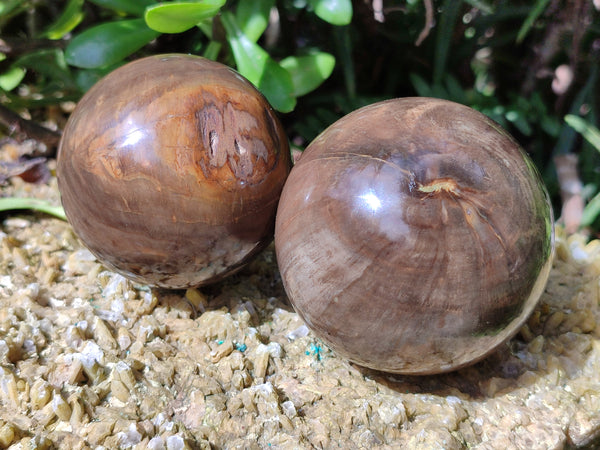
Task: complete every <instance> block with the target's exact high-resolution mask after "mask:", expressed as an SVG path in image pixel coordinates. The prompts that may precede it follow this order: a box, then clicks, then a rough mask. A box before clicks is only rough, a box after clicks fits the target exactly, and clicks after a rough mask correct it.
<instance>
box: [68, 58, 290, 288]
mask: <svg viewBox="0 0 600 450" xmlns="http://www.w3.org/2000/svg"><path fill="white" fill-rule="evenodd" d="M289 169H290V155H289V148H288V142H287V138H286V136H285V134H284V132H283V129H282V127H281V125H280V123H279V121H278V119H277V117H276V116H275V114H274V112H273V111H272V109H271V107H270V106H269V104H268V103H267V101H266V100H265V98H264V97H263V96H262V95H261V94H260V93H259V92H258V91H257V90H256V89H255V88H254V87H253V86H252V85H251V84H250V83H249V82H248V81H247V80H246V79H244V78H243V77H242V76H240V75H239V74H238V73H237V72H235V71H233V70H232V69H230V68H229V67H227V66H224V65H222V64H219V63H216V62H213V61H210V60H207V59H204V58H200V57H195V56H186V55H158V56H152V57H148V58H144V59H140V60H137V61H134V62H132V63H129V64H127V65H125V66H123V67H121V68H119V69H117V70H115V71H114V72H112V73H110V74H109V75H107V76H106V77H104V78H103V79H102V80H100V81H99V82H98V83H97V84H96V85H95V86H94V87H93V88H92V89H91V90H90V91H89V92H88V93H87V94H86V95H85V96H84V97H83V98H82V99H81V101H80V102H79V104H78V105H77V108H76V109H75V111H74V112H73V114H72V115H71V117H70V118H69V121H68V123H67V126H66V127H65V130H64V134H63V137H62V140H61V143H60V147H59V150H58V170H57V171H58V183H59V188H60V191H61V195H62V202H63V206H64V209H65V212H66V214H67V217H68V219H69V222H70V223H71V225H72V226H73V229H74V230H75V232H76V234H77V235H78V236H79V237H80V238H81V240H82V241H83V243H84V244H85V245H86V246H87V247H88V248H89V249H90V250H91V251H92V252H93V253H94V254H95V255H96V256H97V257H98V259H99V260H100V261H102V262H103V263H104V264H105V265H106V266H108V267H110V268H112V269H113V270H116V271H118V272H121V273H123V274H124V275H126V276H128V277H130V278H132V279H134V280H137V281H140V282H143V283H149V284H152V285H157V286H163V287H169V288H183V287H188V286H195V285H200V284H206V283H209V282H213V281H216V280H218V279H220V278H222V277H224V276H226V275H228V274H229V273H231V272H233V271H235V270H237V269H238V268H240V267H241V266H242V265H243V264H244V263H245V262H247V261H248V259H249V258H250V257H251V256H253V255H254V254H255V253H257V252H258V251H259V250H260V249H261V248H263V247H264V246H265V245H266V244H268V242H270V240H271V239H272V233H273V227H274V221H275V211H276V207H277V201H278V199H279V195H280V193H281V189H282V188H283V184H284V182H285V179H286V177H287V175H288V173H289Z"/></svg>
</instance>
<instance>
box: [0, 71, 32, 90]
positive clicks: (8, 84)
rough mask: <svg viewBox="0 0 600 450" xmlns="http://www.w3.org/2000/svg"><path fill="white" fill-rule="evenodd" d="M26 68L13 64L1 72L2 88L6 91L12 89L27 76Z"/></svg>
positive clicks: (0, 83) (0, 81)
mask: <svg viewBox="0 0 600 450" xmlns="http://www.w3.org/2000/svg"><path fill="white" fill-rule="evenodd" d="M25 73H26V72H25V69H23V68H22V67H16V66H13V67H11V68H10V69H8V70H7V71H6V72H4V73H1V74H0V89H2V90H4V91H7V92H8V91H12V90H13V89H14V88H16V87H17V86H18V85H19V84H21V80H23V78H25Z"/></svg>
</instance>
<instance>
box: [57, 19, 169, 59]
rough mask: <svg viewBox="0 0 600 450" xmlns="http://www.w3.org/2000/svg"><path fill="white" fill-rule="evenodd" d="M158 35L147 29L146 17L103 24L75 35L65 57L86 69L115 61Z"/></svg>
mask: <svg viewBox="0 0 600 450" xmlns="http://www.w3.org/2000/svg"><path fill="white" fill-rule="evenodd" d="M159 34H160V33H158V32H156V31H154V30H151V29H150V28H148V26H147V25H146V23H145V22H144V19H132V20H121V21H118V22H107V23H103V24H101V25H98V26H95V27H92V28H89V29H87V30H85V31H84V32H83V33H81V34H79V35H77V36H76V37H74V38H73V40H72V41H71V42H70V43H69V45H68V46H67V48H66V50H65V56H66V60H67V62H68V63H69V64H71V65H72V66H76V67H82V68H85V69H93V68H96V67H102V66H106V65H108V64H114V63H116V62H118V61H120V60H122V59H123V58H125V57H126V56H129V55H130V54H132V53H133V52H135V51H137V50H139V49H140V48H142V47H143V46H144V45H146V44H147V43H148V42H150V41H151V40H152V39H155V38H156V37H157V36H158V35H159Z"/></svg>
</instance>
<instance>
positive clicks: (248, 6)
mask: <svg viewBox="0 0 600 450" xmlns="http://www.w3.org/2000/svg"><path fill="white" fill-rule="evenodd" d="M274 5H275V0H254V1H250V0H246V1H241V2H240V3H239V4H238V6H237V10H236V12H235V18H236V21H237V23H238V25H239V27H240V29H241V30H242V33H244V34H245V35H246V37H247V38H248V39H250V40H251V41H252V42H256V41H258V38H259V37H260V36H261V35H262V34H263V33H264V31H265V30H266V29H267V25H268V24H269V13H270V12H271V8H273V6H274Z"/></svg>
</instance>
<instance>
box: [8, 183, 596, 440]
mask: <svg viewBox="0 0 600 450" xmlns="http://www.w3.org/2000/svg"><path fill="white" fill-rule="evenodd" d="M14 193H17V194H18V195H28V196H37V197H43V198H49V199H51V200H52V201H54V202H57V201H58V194H57V192H56V187H55V180H52V182H51V183H50V185H49V186H33V185H26V184H24V183H22V182H20V181H18V180H14V182H13V184H12V185H11V186H7V187H5V188H4V192H3V194H4V195H9V194H14ZM599 277H600V242H598V241H592V242H591V243H586V242H585V241H584V239H583V238H582V237H580V236H571V237H568V238H567V237H566V236H564V235H562V234H561V233H560V230H559V232H558V237H557V255H556V261H555V265H554V269H553V271H552V274H551V277H550V281H549V284H548V286H547V289H546V292H545V293H544V295H543V297H542V300H541V303H540V305H539V307H538V308H537V310H536V311H535V313H534V314H533V316H532V317H531V319H530V320H529V322H528V324H527V326H525V327H524V328H523V329H522V330H521V332H520V333H519V335H518V336H517V337H515V338H514V339H513V340H512V341H510V342H509V343H508V344H506V345H505V346H503V347H502V348H501V349H500V350H499V351H498V352H496V353H495V354H494V355H492V356H491V357H489V358H487V359H486V360H484V361H482V362H481V363H479V364H476V365H474V366H472V367H469V368H466V369H463V370H460V371H457V372H454V373H450V374H446V375H440V376H429V377H400V376H392V375H388V374H384V373H379V372H374V371H371V370H366V369H362V368H359V367H356V366H353V365H352V364H349V363H347V362H346V361H344V360H343V359H341V358H338V357H336V356H335V355H334V354H332V353H331V352H330V351H329V350H328V349H327V348H326V347H325V346H323V345H322V344H321V343H320V342H319V341H318V340H316V339H315V338H314V337H313V335H312V334H311V333H309V332H308V330H307V329H306V327H305V326H304V325H303V324H302V322H301V320H300V319H299V317H298V316H297V315H296V314H295V313H294V312H293V310H292V308H291V307H290V305H289V303H288V302H287V301H286V298H285V294H284V292H283V290H282V287H281V283H280V281H279V278H278V274H277V269H276V264H275V261H274V255H273V250H272V248H271V249H269V250H267V251H265V252H264V253H263V254H262V255H260V257H259V258H258V259H257V260H256V261H254V262H253V263H252V264H251V265H250V266H249V267H248V268H247V269H245V270H244V271H243V272H242V273H240V274H238V275H236V276H234V277H232V278H230V279H229V280H226V281H225V282H223V283H220V284H217V285H214V286H211V287H207V288H202V289H199V290H195V289H194V290H188V291H164V290H156V291H153V290H149V289H148V288H146V287H145V286H140V285H135V284H131V283H130V282H128V281H126V280H125V279H124V278H122V277H121V276H119V275H115V274H113V273H111V272H108V271H106V270H105V269H104V268H103V267H102V266H101V265H100V264H98V263H97V262H96V261H95V260H94V258H93V256H92V255H91V254H90V253H89V252H88V251H87V250H85V249H83V248H82V246H81V244H80V243H79V242H78V240H77V239H76V238H75V237H74V236H73V234H72V231H71V229H70V227H69V226H68V225H67V224H66V223H64V222H61V221H60V220H57V219H53V218H49V217H46V216H42V215H32V214H18V215H14V214H13V215H11V216H4V218H3V220H2V227H1V232H0V447H8V448H13V449H17V448H39V449H43V448H69V449H80V448H107V449H109V448H110V449H112V448H119V447H120V448H136V449H142V448H150V449H183V448H243V449H246V448H250V449H252V448H280V449H303V448H344V449H354V448H369V449H371V448H411V449H432V448H443V449H461V448H476V449H499V448H500V449H513V448H515V449H516V448H527V449H530V450H533V449H562V448H596V447H597V446H600V308H599V287H600V285H599V279H600V278H599Z"/></svg>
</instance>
